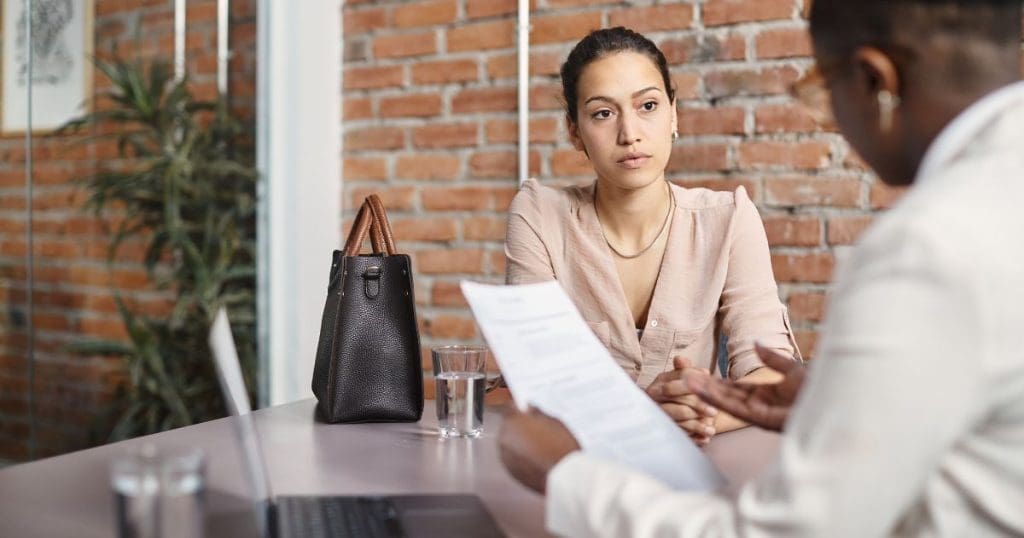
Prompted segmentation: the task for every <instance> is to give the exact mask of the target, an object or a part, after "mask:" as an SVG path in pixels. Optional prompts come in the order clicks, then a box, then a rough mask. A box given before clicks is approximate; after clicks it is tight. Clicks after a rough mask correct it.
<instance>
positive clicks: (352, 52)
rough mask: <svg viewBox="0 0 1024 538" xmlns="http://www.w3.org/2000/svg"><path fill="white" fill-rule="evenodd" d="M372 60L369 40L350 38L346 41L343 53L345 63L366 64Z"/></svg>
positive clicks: (342, 57)
mask: <svg viewBox="0 0 1024 538" xmlns="http://www.w3.org/2000/svg"><path fill="white" fill-rule="evenodd" d="M369 59H370V41H369V39H368V38H367V39H360V38H351V37H350V38H349V39H346V40H345V47H344V49H343V50H342V51H341V60H342V62H343V63H346V64H347V63H356V62H365V61H367V60H369Z"/></svg>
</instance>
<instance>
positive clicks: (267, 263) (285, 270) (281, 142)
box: [257, 0, 342, 405]
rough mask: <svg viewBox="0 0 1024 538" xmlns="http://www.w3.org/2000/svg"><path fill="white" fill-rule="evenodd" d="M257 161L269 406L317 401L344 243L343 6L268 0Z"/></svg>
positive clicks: (261, 17)
mask: <svg viewBox="0 0 1024 538" xmlns="http://www.w3.org/2000/svg"><path fill="white" fill-rule="evenodd" d="M257 24H258V29H257V33H258V41H259V44H258V54H259V56H258V62H257V63H258V70H259V72H258V81H257V100H258V111H257V136H258V141H257V151H258V153H257V156H258V166H259V169H260V171H261V173H262V183H261V188H260V220H259V234H258V235H259V243H260V244H259V256H260V264H259V278H258V286H259V293H260V298H259V305H258V306H259V320H260V359H261V364H262V366H263V369H264V375H265V378H264V379H263V380H262V383H261V389H262V390H261V394H262V396H261V403H262V404H264V405H268V404H269V405H276V404H280V403H284V402H289V401H293V400H297V399H301V398H306V397H311V396H312V391H311V390H310V388H309V386H310V381H311V378H312V375H313V360H314V358H315V355H316V343H317V336H318V333H319V330H320V315H321V312H322V309H323V302H324V299H325V297H326V287H327V278H328V270H329V268H330V262H331V251H332V249H334V248H339V244H340V242H341V125H340V121H339V118H340V117H341V65H342V36H341V0H318V1H316V2H279V1H273V0H260V3H259V12H258V19H257Z"/></svg>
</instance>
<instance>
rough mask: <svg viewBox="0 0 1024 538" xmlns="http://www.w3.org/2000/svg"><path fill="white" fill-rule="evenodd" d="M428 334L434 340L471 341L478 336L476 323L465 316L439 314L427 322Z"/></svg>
mask: <svg viewBox="0 0 1024 538" xmlns="http://www.w3.org/2000/svg"><path fill="white" fill-rule="evenodd" d="M426 332H427V334H428V335H430V336H432V337H434V338H452V339H459V340H469V339H470V338H473V337H475V336H476V322H474V321H473V319H472V318H469V317H465V316H449V315H444V314H438V315H435V316H434V317H433V318H431V319H428V320H427V331H426Z"/></svg>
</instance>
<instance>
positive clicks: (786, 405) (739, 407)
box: [685, 345, 807, 431]
mask: <svg viewBox="0 0 1024 538" xmlns="http://www.w3.org/2000/svg"><path fill="white" fill-rule="evenodd" d="M755 350H756V351H757V355H758V356H759V357H761V360H762V361H764V364H765V366H767V367H769V368H771V369H773V370H775V371H777V372H779V373H781V374H782V375H783V376H784V377H783V379H782V381H779V382H778V383H772V384H767V385H753V384H746V383H737V382H735V381H730V380H724V379H716V378H712V377H711V376H707V375H704V376H700V375H695V374H693V373H687V374H686V376H685V377H686V384H687V385H688V387H689V388H690V390H692V391H693V392H694V393H695V394H697V395H698V396H700V398H701V399H702V400H704V401H705V402H707V403H709V404H711V405H714V406H716V407H718V408H719V409H721V410H723V411H725V412H727V413H729V414H731V415H733V416H735V417H736V418H739V419H741V420H745V421H747V422H749V423H751V424H753V425H755V426H760V427H761V428H764V429H766V430H774V431H782V428H783V426H784V425H785V423H786V418H787V417H788V416H789V410H790V408H791V407H792V406H793V402H794V401H795V400H796V397H797V395H798V394H799V393H800V387H801V386H802V385H803V383H804V375H805V374H806V371H807V370H806V368H804V365H803V364H802V363H800V362H799V361H795V360H793V359H791V358H789V357H787V356H785V355H781V354H779V353H777V352H775V351H772V350H770V349H768V348H765V347H761V346H760V345H757V346H756V347H755Z"/></svg>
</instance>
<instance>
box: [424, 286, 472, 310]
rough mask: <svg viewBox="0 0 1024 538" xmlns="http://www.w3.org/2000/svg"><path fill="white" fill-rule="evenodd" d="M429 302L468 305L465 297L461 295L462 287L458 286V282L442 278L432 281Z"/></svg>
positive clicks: (459, 305) (440, 304)
mask: <svg viewBox="0 0 1024 538" xmlns="http://www.w3.org/2000/svg"><path fill="white" fill-rule="evenodd" d="M430 302H431V303H432V304H433V305H434V306H457V307H466V306H469V303H467V302H466V298H465V297H464V296H463V295H462V288H460V287H459V283H458V282H447V281H444V280H435V281H434V285H433V287H432V288H431V289H430Z"/></svg>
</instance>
